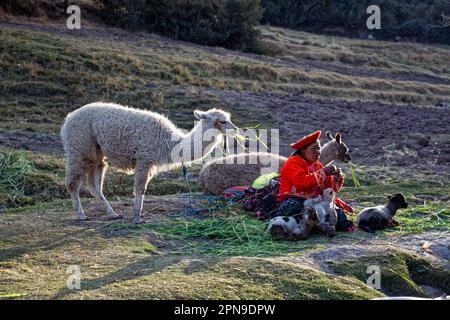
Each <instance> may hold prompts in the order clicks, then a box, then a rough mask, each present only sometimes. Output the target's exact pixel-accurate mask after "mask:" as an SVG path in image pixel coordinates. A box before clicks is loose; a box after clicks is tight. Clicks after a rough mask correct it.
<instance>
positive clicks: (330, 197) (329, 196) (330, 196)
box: [322, 188, 336, 203]
mask: <svg viewBox="0 0 450 320" xmlns="http://www.w3.org/2000/svg"><path fill="white" fill-rule="evenodd" d="M335 196H336V193H335V192H334V190H333V189H332V188H328V189H325V190H324V191H323V195H322V199H323V201H326V202H328V203H332V202H334V198H335Z"/></svg>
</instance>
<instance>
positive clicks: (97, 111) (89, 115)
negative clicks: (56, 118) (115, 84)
mask: <svg viewBox="0 0 450 320" xmlns="http://www.w3.org/2000/svg"><path fill="white" fill-rule="evenodd" d="M194 115H195V117H196V118H197V119H198V120H200V121H199V122H198V123H197V124H196V125H195V127H194V128H193V129H192V130H191V132H189V133H187V134H186V133H183V131H181V130H180V129H178V128H177V127H176V126H175V125H174V124H173V123H172V122H170V121H169V119H167V118H166V117H164V116H162V115H160V114H158V113H154V112H150V111H145V110H138V109H132V108H128V107H124V106H121V105H117V104H111V103H102V102H97V103H92V104H88V105H86V106H84V107H81V108H79V109H77V110H75V111H74V112H72V113H70V114H69V115H68V116H67V117H66V120H65V122H64V125H63V127H62V129H61V140H62V143H63V145H64V151H65V155H66V160H67V164H66V188H67V190H68V192H69V194H70V197H71V198H72V202H73V206H74V208H75V210H76V212H77V214H78V218H79V219H80V220H86V219H87V218H86V215H85V214H84V211H83V208H82V207H81V202H80V196H79V189H80V184H81V180H82V178H83V177H84V176H87V184H88V189H89V191H90V192H91V194H92V195H94V196H96V197H98V198H100V199H101V200H102V201H103V203H104V205H105V207H106V211H107V212H108V216H109V217H110V218H113V219H116V218H119V217H120V216H119V215H118V214H116V213H115V212H114V210H113V209H112V207H111V205H110V204H109V202H108V201H107V200H106V198H105V196H104V195H103V191H102V188H103V180H104V176H105V172H106V158H107V159H108V162H110V163H111V164H112V165H114V166H115V167H117V168H119V169H122V170H127V171H130V170H134V195H135V201H134V223H135V224H138V223H140V222H141V212H142V205H143V201H144V193H145V190H146V188H147V184H148V182H149V181H150V179H151V178H152V177H153V176H154V175H155V174H156V173H157V172H158V171H162V170H168V169H172V168H174V167H176V166H181V164H182V163H181V161H175V162H174V159H173V150H175V149H176V148H177V146H188V147H190V149H189V150H184V149H182V151H188V152H189V155H190V153H191V150H195V149H194V147H193V146H194V144H195V145H196V144H198V143H201V147H202V148H201V151H202V152H201V154H200V159H201V158H202V157H204V156H205V155H206V154H208V153H210V152H211V151H212V150H213V149H214V148H215V147H216V146H217V144H219V143H220V142H221V141H222V140H223V134H225V132H226V130H231V129H234V128H236V127H235V126H234V124H232V123H231V121H230V114H229V113H227V112H225V111H222V110H219V109H211V110H208V111H206V112H202V111H198V110H196V111H194ZM206 130H211V131H212V132H211V133H213V134H214V142H211V140H210V141H203V140H202V141H201V142H200V141H194V140H195V138H196V137H200V138H201V139H202V137H203V136H204V135H203V132H204V131H206ZM180 151H181V150H180ZM194 157H195V155H194ZM198 159H199V158H197V159H192V160H198Z"/></svg>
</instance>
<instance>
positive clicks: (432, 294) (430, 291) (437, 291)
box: [420, 285, 445, 298]
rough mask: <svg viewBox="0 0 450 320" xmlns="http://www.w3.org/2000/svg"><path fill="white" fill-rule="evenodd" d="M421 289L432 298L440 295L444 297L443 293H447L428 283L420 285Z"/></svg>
mask: <svg viewBox="0 0 450 320" xmlns="http://www.w3.org/2000/svg"><path fill="white" fill-rule="evenodd" d="M420 289H422V291H423V292H424V293H425V294H426V295H427V296H429V297H432V298H438V297H442V296H443V295H445V292H444V291H442V290H441V289H439V288H434V287H431V286H427V285H423V286H420Z"/></svg>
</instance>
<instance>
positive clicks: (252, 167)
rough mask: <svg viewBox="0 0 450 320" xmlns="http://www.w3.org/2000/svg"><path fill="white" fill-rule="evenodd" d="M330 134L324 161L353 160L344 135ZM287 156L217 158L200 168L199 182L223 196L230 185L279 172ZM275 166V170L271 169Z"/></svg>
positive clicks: (204, 188)
mask: <svg viewBox="0 0 450 320" xmlns="http://www.w3.org/2000/svg"><path fill="white" fill-rule="evenodd" d="M326 135H327V137H328V140H329V141H327V142H326V143H325V144H324V145H323V146H322V150H321V154H320V162H322V163H323V164H324V165H325V166H326V165H328V164H330V163H332V162H333V161H334V160H340V161H343V162H349V161H351V159H352V158H351V155H350V152H349V150H348V148H347V146H346V145H345V143H344V142H343V141H342V136H341V134H340V133H337V134H336V136H335V137H334V138H333V136H332V135H331V134H330V132H327V133H326ZM287 159H288V158H286V157H283V156H279V155H277V154H274V153H267V152H252V153H240V154H235V155H231V156H228V157H224V158H218V159H214V160H212V161H210V162H208V163H207V164H206V165H205V166H204V167H203V169H202V170H201V171H200V175H199V178H198V183H199V185H200V188H201V189H202V191H203V193H205V194H215V195H220V194H221V193H222V192H223V191H224V190H225V189H227V188H230V187H234V186H248V185H251V184H252V183H253V181H254V180H255V179H256V178H258V177H259V176H261V175H262V174H265V173H269V172H274V171H275V172H277V171H278V172H279V170H280V169H281V168H282V167H283V165H284V164H285V162H286V161H287ZM254 162H256V163H254ZM272 167H275V169H271V168H272ZM264 171H266V172H264Z"/></svg>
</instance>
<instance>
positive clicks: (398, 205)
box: [358, 193, 408, 233]
mask: <svg viewBox="0 0 450 320" xmlns="http://www.w3.org/2000/svg"><path fill="white" fill-rule="evenodd" d="M388 199H389V200H388V204H387V206H377V207H370V208H365V209H363V210H361V212H360V213H359V214H358V227H359V228H360V229H362V230H364V231H367V232H370V233H373V232H375V231H377V230H382V229H384V228H386V227H390V226H398V225H399V223H398V222H397V220H395V218H394V216H395V214H396V213H397V210H398V209H406V208H407V207H408V203H407V202H406V200H405V197H404V196H403V194H401V193H396V194H393V195H391V196H388Z"/></svg>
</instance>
